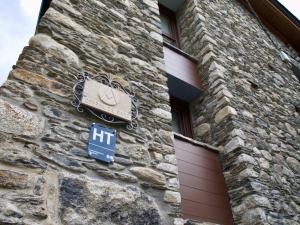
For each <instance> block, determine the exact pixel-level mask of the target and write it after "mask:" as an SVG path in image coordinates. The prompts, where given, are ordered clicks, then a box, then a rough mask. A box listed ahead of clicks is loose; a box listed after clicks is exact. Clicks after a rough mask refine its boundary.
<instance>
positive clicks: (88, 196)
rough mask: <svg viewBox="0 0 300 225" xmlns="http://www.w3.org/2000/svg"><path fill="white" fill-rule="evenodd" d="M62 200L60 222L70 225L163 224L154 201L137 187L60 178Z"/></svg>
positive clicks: (66, 177)
mask: <svg viewBox="0 0 300 225" xmlns="http://www.w3.org/2000/svg"><path fill="white" fill-rule="evenodd" d="M59 200H60V216H61V220H62V222H63V223H65V224H68V225H77V224H89V225H96V224H97V225H98V224H111V225H119V224H132V225H141V224H143V225H147V224H148V225H159V224H161V217H160V215H159V212H158V207H157V205H156V204H155V202H154V201H153V199H152V198H151V197H149V196H147V195H146V194H145V193H144V192H143V191H141V190H140V189H138V188H137V187H134V186H121V185H118V184H116V183H113V182H107V181H101V182H98V181H96V180H90V179H83V178H81V179H78V178H75V177H69V176H61V178H60V192H59Z"/></svg>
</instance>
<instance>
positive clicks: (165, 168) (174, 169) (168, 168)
mask: <svg viewBox="0 0 300 225" xmlns="http://www.w3.org/2000/svg"><path fill="white" fill-rule="evenodd" d="M157 168H158V169H160V170H162V171H164V172H168V173H172V174H178V169H177V166H175V165H172V164H169V163H160V164H158V165H157Z"/></svg>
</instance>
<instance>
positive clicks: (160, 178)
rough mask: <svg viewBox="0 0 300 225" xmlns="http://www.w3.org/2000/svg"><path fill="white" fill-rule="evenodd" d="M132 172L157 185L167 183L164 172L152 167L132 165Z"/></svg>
mask: <svg viewBox="0 0 300 225" xmlns="http://www.w3.org/2000/svg"><path fill="white" fill-rule="evenodd" d="M130 172H132V173H133V174H134V175H136V176H137V177H138V178H140V179H141V180H144V181H147V182H150V183H153V184H157V185H165V184H166V178H165V176H164V175H163V174H161V173H159V172H157V171H155V170H153V169H151V168H145V167H132V168H131V169H130Z"/></svg>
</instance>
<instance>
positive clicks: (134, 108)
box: [71, 72, 138, 130]
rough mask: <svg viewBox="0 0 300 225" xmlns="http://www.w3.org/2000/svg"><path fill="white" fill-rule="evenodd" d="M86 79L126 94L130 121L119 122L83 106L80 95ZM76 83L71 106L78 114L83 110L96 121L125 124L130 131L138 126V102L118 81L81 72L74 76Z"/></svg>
mask: <svg viewBox="0 0 300 225" xmlns="http://www.w3.org/2000/svg"><path fill="white" fill-rule="evenodd" d="M88 79H94V80H96V81H98V82H100V83H102V84H104V85H107V86H109V87H111V88H114V89H117V90H119V91H122V92H124V93H126V94H127V95H128V96H129V97H130V99H131V121H130V122H127V121H124V120H121V119H119V118H117V117H115V116H112V115H109V114H107V113H104V112H98V111H96V110H94V109H92V108H90V107H88V106H83V105H82V104H81V99H82V93H83V89H84V83H85V81H86V80H88ZM76 80H77V82H76V83H75V85H74V87H73V97H74V99H73V101H72V102H71V104H72V105H73V106H74V107H75V108H76V109H77V111H78V112H84V111H85V110H86V111H87V112H89V113H91V114H92V115H93V116H95V117H97V118H98V119H100V120H102V121H104V122H106V123H112V124H125V125H126V129H128V130H132V129H136V128H137V126H138V123H137V117H138V100H137V98H136V97H135V95H134V93H133V92H132V91H131V90H130V89H128V88H125V87H123V86H122V85H121V84H120V83H119V82H118V81H116V80H114V79H112V77H110V76H108V75H98V76H95V77H94V76H92V75H91V74H89V73H87V72H82V73H80V74H79V75H78V76H76Z"/></svg>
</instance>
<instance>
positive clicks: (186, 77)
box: [163, 46, 201, 89]
mask: <svg viewBox="0 0 300 225" xmlns="http://www.w3.org/2000/svg"><path fill="white" fill-rule="evenodd" d="M163 50H164V59H165V67H166V72H167V73H168V74H170V75H172V76H174V77H176V78H178V79H180V80H183V81H184V82H186V83H188V84H190V85H192V86H194V87H196V88H199V89H201V80H200V77H199V76H198V73H197V64H196V63H195V62H193V61H192V60H190V59H189V58H187V57H185V56H183V55H181V54H179V53H177V52H175V51H173V50H172V49H170V48H168V47H166V46H164V47H163Z"/></svg>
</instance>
